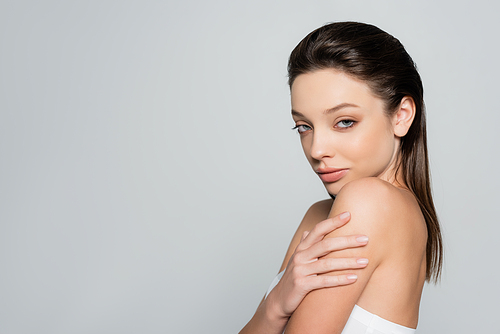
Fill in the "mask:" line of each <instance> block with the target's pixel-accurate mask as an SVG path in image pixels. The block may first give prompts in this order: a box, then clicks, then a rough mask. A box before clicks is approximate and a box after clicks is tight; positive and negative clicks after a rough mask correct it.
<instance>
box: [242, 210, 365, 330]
mask: <svg viewBox="0 0 500 334" xmlns="http://www.w3.org/2000/svg"><path fill="white" fill-rule="evenodd" d="M330 208H331V201H328V200H327V201H322V202H318V203H316V204H314V205H313V206H311V208H310V209H309V210H308V211H307V213H306V215H305V216H304V219H303V220H302V222H301V224H300V226H299V228H298V229H297V232H296V233H295V235H294V237H293V239H292V242H291V243H290V247H289V248H288V251H287V254H286V256H285V259H284V261H283V264H282V266H281V269H280V272H281V271H283V270H285V269H286V270H285V273H284V274H283V277H282V279H281V280H280V282H279V283H278V285H277V286H276V287H275V288H274V289H273V290H272V291H271V292H270V293H269V295H268V296H267V298H263V299H262V301H261V303H260V305H259V307H258V308H257V311H256V312H255V314H254V316H253V317H252V319H251V320H250V321H249V322H248V324H247V325H246V326H245V327H244V328H243V329H242V330H241V331H240V334H245V333H266V334H273V333H276V334H281V333H283V330H284V329H285V326H286V325H287V323H288V320H289V318H290V316H291V315H292V313H293V312H294V311H295V310H296V309H297V307H298V305H299V304H300V303H301V301H302V300H303V298H304V297H305V296H306V295H307V294H308V293H309V292H310V291H312V290H314V289H320V288H326V287H335V286H340V285H346V284H352V283H354V282H355V281H356V279H357V277H352V275H353V272H350V273H348V272H346V273H344V272H343V273H342V274H341V275H334V273H335V271H341V270H348V269H360V268H364V267H366V265H367V263H368V259H366V258H357V257H354V258H332V259H326V258H325V259H319V260H318V258H320V257H323V256H325V255H327V254H329V253H331V252H335V251H339V250H344V249H348V248H355V247H362V246H365V245H366V244H367V243H368V238H367V237H366V236H364V235H351V236H341V237H336V238H329V239H328V240H325V239H324V238H325V236H326V235H327V234H329V233H331V232H333V231H334V230H335V229H338V228H340V227H341V226H344V225H345V224H346V223H348V222H349V220H350V218H351V216H350V213H349V212H343V213H342V214H339V215H336V216H334V217H332V218H328V211H329V209H330ZM325 212H326V213H325ZM327 272H329V273H331V274H333V275H329V276H324V275H323V276H322V275H318V274H321V273H327Z"/></svg>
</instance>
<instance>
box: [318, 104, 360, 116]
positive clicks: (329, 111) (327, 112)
mask: <svg viewBox="0 0 500 334" xmlns="http://www.w3.org/2000/svg"><path fill="white" fill-rule="evenodd" d="M344 108H359V106H358V105H356V104H352V103H341V104H339V105H337V106H335V107H333V108H330V109H326V110H325V111H323V114H331V113H334V112H336V111H339V110H340V109H344Z"/></svg>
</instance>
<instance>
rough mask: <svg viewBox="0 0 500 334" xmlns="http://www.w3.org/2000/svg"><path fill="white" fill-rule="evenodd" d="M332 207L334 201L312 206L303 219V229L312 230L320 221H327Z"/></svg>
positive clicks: (330, 200)
mask: <svg viewBox="0 0 500 334" xmlns="http://www.w3.org/2000/svg"><path fill="white" fill-rule="evenodd" d="M332 205H333V200H332V199H325V200H322V201H319V202H316V203H314V204H313V205H311V206H310V207H309V210H307V212H306V214H305V215H304V218H303V219H302V223H301V227H303V228H304V229H305V230H310V229H311V228H313V227H314V225H316V224H317V223H319V222H320V221H322V220H325V219H327V218H328V214H329V213H330V210H331V209H332Z"/></svg>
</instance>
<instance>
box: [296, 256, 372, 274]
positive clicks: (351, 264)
mask: <svg viewBox="0 0 500 334" xmlns="http://www.w3.org/2000/svg"><path fill="white" fill-rule="evenodd" d="M367 265H368V259H365V258H325V259H320V260H318V261H315V262H312V263H310V264H308V265H307V266H306V268H304V273H305V275H308V276H310V275H316V274H325V273H329V272H332V271H337V270H348V269H361V268H365V267H366V266H367Z"/></svg>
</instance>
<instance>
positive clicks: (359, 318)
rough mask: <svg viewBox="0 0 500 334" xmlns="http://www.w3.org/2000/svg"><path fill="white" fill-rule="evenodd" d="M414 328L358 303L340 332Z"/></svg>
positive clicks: (409, 333) (394, 332)
mask: <svg viewBox="0 0 500 334" xmlns="http://www.w3.org/2000/svg"><path fill="white" fill-rule="evenodd" d="M283 273H284V271H282V272H280V273H279V274H278V275H277V276H276V277H275V278H274V280H273V282H272V283H271V285H270V286H269V289H267V293H266V298H267V295H269V292H271V290H272V289H274V287H275V286H276V285H277V284H278V282H279V281H280V279H281V277H282V276H283ZM415 332H416V331H415V329H413V328H409V327H405V326H401V325H398V324H395V323H393V322H390V321H389V320H385V319H382V318H381V317H379V316H377V315H375V314H373V313H370V312H368V311H367V310H365V309H362V308H361V307H359V306H358V305H354V308H353V309H352V312H351V315H350V316H349V319H348V320H347V323H346V324H345V327H344V330H343V331H342V334H368V333H370V334H415Z"/></svg>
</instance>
